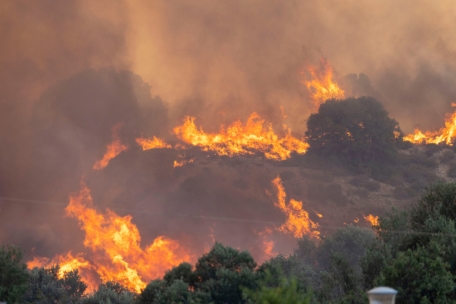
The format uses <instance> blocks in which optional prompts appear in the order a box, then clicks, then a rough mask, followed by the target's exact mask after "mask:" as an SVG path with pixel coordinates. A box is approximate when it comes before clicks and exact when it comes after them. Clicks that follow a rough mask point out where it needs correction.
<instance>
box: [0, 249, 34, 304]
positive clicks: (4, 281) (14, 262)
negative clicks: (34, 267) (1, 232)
mask: <svg viewBox="0 0 456 304" xmlns="http://www.w3.org/2000/svg"><path fill="white" fill-rule="evenodd" d="M28 278H29V275H28V272H27V266H26V265H25V263H24V262H23V260H22V251H21V250H20V249H19V248H17V247H14V246H4V245H2V246H1V247H0V301H4V302H8V303H15V302H16V301H17V300H18V299H19V298H20V297H21V296H22V294H23V293H24V292H25V291H26V290H27V286H28Z"/></svg>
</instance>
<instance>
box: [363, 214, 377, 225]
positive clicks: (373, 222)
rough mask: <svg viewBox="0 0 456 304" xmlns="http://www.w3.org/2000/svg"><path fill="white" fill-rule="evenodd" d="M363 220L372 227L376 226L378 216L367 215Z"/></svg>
mask: <svg viewBox="0 0 456 304" xmlns="http://www.w3.org/2000/svg"><path fill="white" fill-rule="evenodd" d="M364 219H365V220H366V221H368V222H369V223H371V225H372V226H378V216H375V215H372V214H369V215H367V216H364Z"/></svg>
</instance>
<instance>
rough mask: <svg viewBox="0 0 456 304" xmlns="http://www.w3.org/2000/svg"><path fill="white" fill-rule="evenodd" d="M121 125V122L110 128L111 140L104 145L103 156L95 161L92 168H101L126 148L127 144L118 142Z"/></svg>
mask: <svg viewBox="0 0 456 304" xmlns="http://www.w3.org/2000/svg"><path fill="white" fill-rule="evenodd" d="M121 127H122V124H117V125H115V126H114V127H113V128H112V142H111V143H109V144H108V146H107V147H106V153H105V154H104V155H103V158H102V159H100V160H99V161H97V162H95V164H94V165H93V169H94V170H101V169H103V168H105V167H106V166H107V165H108V164H109V161H110V160H111V159H113V158H114V157H116V156H117V155H119V154H120V153H122V152H123V151H125V150H127V149H128V146H126V145H123V144H122V143H121V142H120V138H119V134H118V133H119V131H120V128H121Z"/></svg>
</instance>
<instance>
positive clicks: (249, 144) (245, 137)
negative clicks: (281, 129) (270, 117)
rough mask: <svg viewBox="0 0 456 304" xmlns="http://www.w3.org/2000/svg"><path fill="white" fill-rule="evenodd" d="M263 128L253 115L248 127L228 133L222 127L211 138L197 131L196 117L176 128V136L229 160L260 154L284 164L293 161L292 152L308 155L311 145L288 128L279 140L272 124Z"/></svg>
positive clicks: (239, 126)
mask: <svg viewBox="0 0 456 304" xmlns="http://www.w3.org/2000/svg"><path fill="white" fill-rule="evenodd" d="M264 124H265V121H264V120H263V119H262V118H261V117H260V116H259V115H258V114H257V113H255V112H254V113H252V114H251V115H250V117H249V118H248V120H247V122H246V123H245V125H243V124H242V122H241V121H240V120H238V121H235V122H234V123H232V124H231V125H229V126H228V128H226V129H225V128H224V127H223V126H222V127H221V130H220V132H219V133H217V134H211V133H205V132H204V131H203V129H202V128H200V129H198V128H197V127H196V125H195V118H194V117H186V118H185V119H184V123H183V124H182V125H181V126H178V127H175V128H174V129H173V132H174V133H175V134H176V136H177V137H178V138H180V139H181V140H182V141H184V142H185V143H188V144H191V145H193V146H198V147H201V148H202V149H203V150H204V151H209V150H210V151H214V152H216V153H217V154H218V155H228V156H230V157H231V156H234V155H245V154H254V153H255V152H256V151H260V152H262V153H263V154H264V156H265V157H266V158H269V159H274V160H285V159H287V158H289V157H290V155H291V152H296V153H299V154H304V153H306V151H307V149H308V147H309V144H308V143H306V142H305V141H303V140H299V139H297V138H295V137H293V136H292V135H291V131H290V129H288V128H287V129H286V130H285V131H286V132H285V135H284V136H283V137H279V136H278V135H277V134H275V133H274V131H273V129H272V125H271V124H268V125H267V126H266V127H264Z"/></svg>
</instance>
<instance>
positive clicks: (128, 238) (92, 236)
mask: <svg viewBox="0 0 456 304" xmlns="http://www.w3.org/2000/svg"><path fill="white" fill-rule="evenodd" d="M66 212H67V214H68V215H69V216H72V217H76V218H77V219H78V220H79V224H80V226H81V229H82V230H84V232H85V239H84V246H85V247H87V248H88V249H89V250H90V251H89V252H88V256H89V258H90V259H87V260H85V259H83V258H82V257H81V256H78V257H77V258H78V259H75V258H73V257H72V256H71V254H69V255H68V256H67V257H66V258H62V257H60V256H58V257H56V258H54V259H53V260H52V264H57V263H58V264H60V265H61V271H62V272H64V271H68V270H72V269H81V268H82V269H83V268H87V269H92V270H93V271H95V272H96V273H97V275H98V277H99V279H101V281H116V282H119V283H121V284H122V285H124V286H125V287H127V288H128V289H130V290H132V291H135V292H140V291H141V290H142V289H144V288H145V287H146V282H148V281H150V280H152V279H155V278H158V277H160V276H162V275H163V274H164V273H165V271H166V270H168V269H170V268H171V267H173V266H176V265H178V264H180V263H181V262H183V261H189V260H190V258H191V256H190V254H188V253H187V251H186V250H185V249H184V248H182V247H181V246H180V245H179V243H178V242H176V241H174V240H171V239H169V238H166V237H164V236H159V237H157V238H156V239H155V240H154V241H153V243H152V244H151V245H149V246H148V247H146V249H145V250H143V249H142V248H141V247H140V240H141V236H140V234H139V230H138V228H137V227H136V226H135V225H134V224H132V223H131V216H125V217H121V216H118V215H117V214H115V213H114V212H112V211H110V210H107V212H106V214H101V213H99V212H98V211H97V210H95V209H94V208H93V202H92V197H91V195H90V190H89V189H88V188H87V187H86V186H85V185H82V187H81V190H80V192H79V193H77V194H75V195H72V196H71V197H70V203H69V205H68V206H67V208H66ZM45 262H46V261H43V259H39V258H35V259H34V260H32V261H31V262H29V264H28V266H29V268H32V267H35V266H49V265H52V264H51V263H49V262H48V263H45ZM81 276H82V278H83V280H84V281H85V282H86V283H87V284H88V285H89V291H90V290H94V288H96V284H95V283H94V280H93V279H91V278H90V277H89V276H85V275H84V273H82V274H81Z"/></svg>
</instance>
